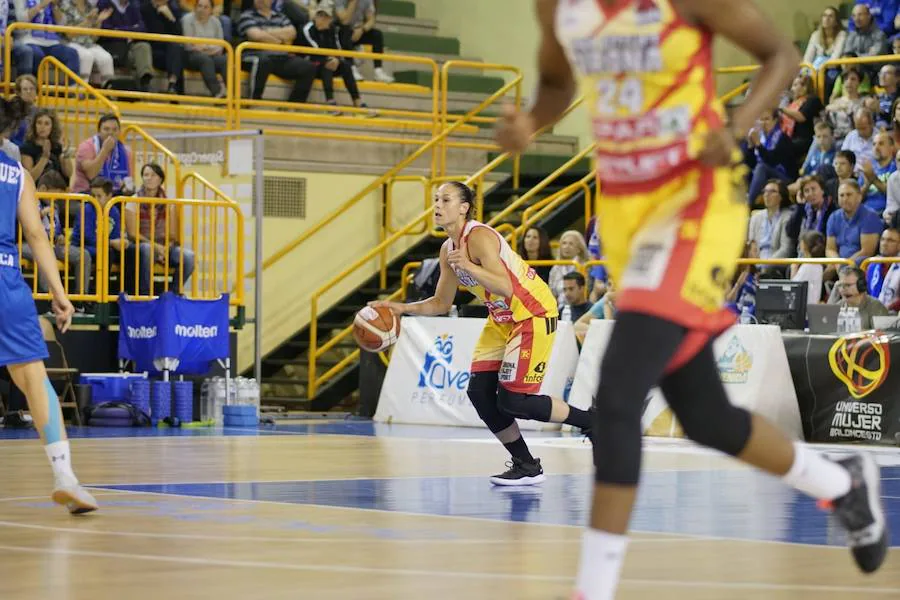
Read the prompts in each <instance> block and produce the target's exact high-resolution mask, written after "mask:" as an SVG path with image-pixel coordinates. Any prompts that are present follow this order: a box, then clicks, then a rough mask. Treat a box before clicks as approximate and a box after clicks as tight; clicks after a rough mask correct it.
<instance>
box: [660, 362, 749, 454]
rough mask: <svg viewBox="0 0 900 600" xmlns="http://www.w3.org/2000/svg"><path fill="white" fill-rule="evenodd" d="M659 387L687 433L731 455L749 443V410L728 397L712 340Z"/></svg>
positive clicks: (692, 437) (695, 439) (667, 377)
mask: <svg viewBox="0 0 900 600" xmlns="http://www.w3.org/2000/svg"><path fill="white" fill-rule="evenodd" d="M660 387H661V389H662V392H663V394H665V396H666V401H667V402H668V403H669V406H670V407H671V408H672V412H673V413H674V414H675V416H676V417H678V421H679V422H680V423H681V426H682V427H683V428H684V434H685V435H686V436H687V437H689V438H690V439H692V440H694V441H695V442H697V443H698V444H702V445H704V446H707V447H709V448H714V449H716V450H718V451H720V452H724V453H725V454H729V455H731V456H737V455H738V454H740V453H741V452H742V451H743V450H744V448H745V447H746V446H747V442H748V441H749V440H750V423H751V421H750V413H749V412H747V411H746V410H744V409H743V408H738V407H737V406H734V405H733V404H731V401H730V400H728V394H726V393H725V386H724V385H723V384H722V380H721V379H720V378H719V370H718V369H717V368H716V362H715V355H714V354H713V351H712V344H709V345H707V346H706V347H705V348H704V349H703V350H701V351H700V353H699V354H697V356H695V357H694V358H693V359H691V360H690V361H689V362H688V363H686V364H685V365H684V366H683V367H681V368H680V369H678V370H677V371H675V372H674V373H671V374H669V375H668V376H666V378H665V379H663V381H662V384H661V386H660Z"/></svg>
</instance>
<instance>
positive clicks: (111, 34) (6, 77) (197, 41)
mask: <svg viewBox="0 0 900 600" xmlns="http://www.w3.org/2000/svg"><path fill="white" fill-rule="evenodd" d="M28 30H38V31H51V32H55V33H59V34H62V35H69V36H74V35H89V36H95V37H105V38H118V39H125V40H131V41H146V42H164V43H168V44H181V45H188V46H217V47H220V48H222V49H223V50H224V51H225V55H226V57H227V58H228V64H233V63H234V49H233V48H232V46H231V44H229V43H228V42H226V41H225V40H219V39H214V38H196V37H188V36H183V35H168V34H161V33H143V32H138V31H117V30H114V29H92V28H87V27H70V26H68V25H44V24H40V23H29V22H24V23H23V22H20V21H16V22H15V23H12V24H10V26H9V27H7V28H6V34H5V36H4V48H3V82H4V84H5V85H6V86H7V89H10V88H9V86H10V84H11V83H12V82H11V80H10V78H11V75H12V48H13V34H14V33H15V32H17V31H28ZM135 93H139V92H135ZM114 94H115V92H113V93H112V94H109V93H108V95H114ZM178 98H179V102H184V101H186V100H193V99H195V98H196V99H198V100H201V99H202V100H203V101H204V102H208V101H209V100H210V99H209V98H207V97H193V96H179V97H178ZM232 98H234V78H233V72H232V70H231V69H229V70H228V73H227V74H226V77H225V97H224V98H218V99H214V100H215V102H214V103H217V104H221V105H222V106H223V107H224V108H225V111H226V123H227V125H228V126H229V127H230V126H231V125H232V123H233V114H232V112H233V111H232V109H231V106H232V101H231V99H232Z"/></svg>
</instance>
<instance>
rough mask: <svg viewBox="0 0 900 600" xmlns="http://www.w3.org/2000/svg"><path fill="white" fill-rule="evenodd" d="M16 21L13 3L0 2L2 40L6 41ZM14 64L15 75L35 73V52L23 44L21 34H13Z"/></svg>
mask: <svg viewBox="0 0 900 600" xmlns="http://www.w3.org/2000/svg"><path fill="white" fill-rule="evenodd" d="M15 21H16V12H15V9H14V8H13V7H12V3H11V2H8V1H7V2H0V39H2V40H6V28H7V27H8V26H9V25H12V24H13V23H14V22H15ZM12 62H13V69H14V71H15V75H17V76H18V75H25V74H26V73H34V51H33V50H32V49H31V46H29V45H28V44H23V43H22V40H21V35H20V34H13V47H12Z"/></svg>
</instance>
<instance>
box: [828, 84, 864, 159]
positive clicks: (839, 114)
mask: <svg viewBox="0 0 900 600" xmlns="http://www.w3.org/2000/svg"><path fill="white" fill-rule="evenodd" d="M843 77H844V91H843V94H842V95H841V96H840V97H839V98H837V99H836V100H833V101H832V102H831V103H830V104H829V105H828V106H826V107H825V118H826V119H828V122H829V123H831V126H832V128H833V129H834V139H835V145H836V146H838V147H840V145H841V142H843V140H844V138H845V137H847V134H848V133H850V132H851V131H853V115H854V114H855V113H856V111H857V110H859V109H860V108H862V106H863V97H862V96H861V95H860V93H859V84H860V83H861V82H862V76H861V75H860V72H859V70H857V69H856V68H850V69H848V70H847V71H846V72H845V73H844V75H843Z"/></svg>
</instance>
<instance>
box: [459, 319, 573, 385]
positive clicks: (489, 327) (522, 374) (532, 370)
mask: <svg viewBox="0 0 900 600" xmlns="http://www.w3.org/2000/svg"><path fill="white" fill-rule="evenodd" d="M556 326H557V317H547V318H545V317H533V318H531V319H528V320H527V321H520V322H519V323H497V322H496V321H494V320H493V319H491V318H488V320H487V323H485V326H484V329H483V330H482V332H481V337H479V338H478V343H477V344H476V345H475V352H474V354H473V355H472V369H471V370H472V372H473V373H484V372H492V371H498V372H499V373H500V385H502V386H503V387H504V388H506V389H507V390H509V391H511V392H519V393H522V394H538V393H540V390H541V384H542V383H543V382H544V372H545V371H546V369H547V364H548V363H549V362H550V354H551V353H552V352H553V340H554V339H555V337H556Z"/></svg>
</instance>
